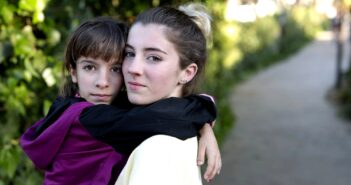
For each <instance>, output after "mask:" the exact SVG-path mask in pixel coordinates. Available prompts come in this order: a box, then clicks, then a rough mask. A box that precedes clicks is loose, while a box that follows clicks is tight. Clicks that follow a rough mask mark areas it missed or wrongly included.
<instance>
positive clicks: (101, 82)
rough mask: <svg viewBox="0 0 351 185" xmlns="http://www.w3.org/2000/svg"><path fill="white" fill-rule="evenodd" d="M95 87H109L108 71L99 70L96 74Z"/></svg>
mask: <svg viewBox="0 0 351 185" xmlns="http://www.w3.org/2000/svg"><path fill="white" fill-rule="evenodd" d="M95 85H96V87H98V88H106V87H109V85H110V84H109V71H108V70H101V71H100V72H99V73H98V74H97V78H96V84H95Z"/></svg>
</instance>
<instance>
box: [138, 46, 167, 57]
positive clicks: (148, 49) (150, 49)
mask: <svg viewBox="0 0 351 185" xmlns="http://www.w3.org/2000/svg"><path fill="white" fill-rule="evenodd" d="M144 51H156V52H161V53H164V54H166V55H168V53H167V52H165V51H163V50H161V49H159V48H153V47H150V48H145V49H144Z"/></svg>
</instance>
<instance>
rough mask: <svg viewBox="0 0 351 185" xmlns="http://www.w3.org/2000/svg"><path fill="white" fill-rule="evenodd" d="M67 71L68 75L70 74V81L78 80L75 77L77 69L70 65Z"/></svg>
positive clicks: (75, 81)
mask: <svg viewBox="0 0 351 185" xmlns="http://www.w3.org/2000/svg"><path fill="white" fill-rule="evenodd" d="M69 73H70V75H71V78H72V82H73V83H77V82H78V79H77V71H76V70H74V69H73V67H72V66H71V67H70V69H69Z"/></svg>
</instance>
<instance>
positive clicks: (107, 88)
mask: <svg viewBox="0 0 351 185" xmlns="http://www.w3.org/2000/svg"><path fill="white" fill-rule="evenodd" d="M76 66H77V68H76V70H73V69H72V70H71V77H72V81H73V82H74V83H77V84H78V88H79V94H80V96H81V97H82V98H84V99H86V100H87V101H88V102H91V103H93V104H110V103H111V102H112V100H113V99H114V97H116V95H117V94H118V92H119V90H120V88H121V86H122V83H123V77H122V74H121V64H118V63H117V61H108V62H107V61H104V60H101V59H94V58H89V57H79V59H78V60H77V65H76Z"/></svg>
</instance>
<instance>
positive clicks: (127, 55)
mask: <svg viewBox="0 0 351 185" xmlns="http://www.w3.org/2000/svg"><path fill="white" fill-rule="evenodd" d="M134 56H135V53H134V52H132V51H125V52H124V57H134Z"/></svg>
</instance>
